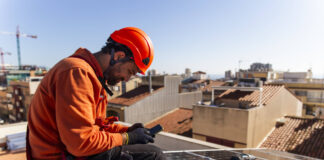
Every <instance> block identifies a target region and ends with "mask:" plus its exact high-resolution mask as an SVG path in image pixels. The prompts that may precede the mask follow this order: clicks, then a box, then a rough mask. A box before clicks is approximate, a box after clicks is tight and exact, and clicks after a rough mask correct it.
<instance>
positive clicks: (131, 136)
mask: <svg viewBox="0 0 324 160" xmlns="http://www.w3.org/2000/svg"><path fill="white" fill-rule="evenodd" d="M127 134H128V143H127V144H147V143H149V142H151V143H154V139H153V137H152V136H151V135H150V133H149V131H148V130H147V129H145V128H136V129H135V130H133V131H131V132H127Z"/></svg>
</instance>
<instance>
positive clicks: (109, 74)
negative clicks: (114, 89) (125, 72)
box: [103, 69, 123, 86]
mask: <svg viewBox="0 0 324 160" xmlns="http://www.w3.org/2000/svg"><path fill="white" fill-rule="evenodd" d="M113 73H114V71H113V70H112V69H107V70H105V72H104V73H103V74H104V78H105V79H106V80H107V83H108V85H111V86H114V85H116V84H117V83H118V82H120V81H122V80H123V78H120V77H118V76H116V75H114V74H113Z"/></svg>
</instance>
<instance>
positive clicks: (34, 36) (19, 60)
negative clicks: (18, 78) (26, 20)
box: [0, 26, 37, 69]
mask: <svg viewBox="0 0 324 160" xmlns="http://www.w3.org/2000/svg"><path fill="white" fill-rule="evenodd" d="M0 34H5V35H14V36H16V39H17V54H18V66H19V69H21V58H20V40H19V39H20V37H28V38H34V39H36V38H37V35H29V34H25V33H20V31H19V26H17V31H16V33H12V32H0Z"/></svg>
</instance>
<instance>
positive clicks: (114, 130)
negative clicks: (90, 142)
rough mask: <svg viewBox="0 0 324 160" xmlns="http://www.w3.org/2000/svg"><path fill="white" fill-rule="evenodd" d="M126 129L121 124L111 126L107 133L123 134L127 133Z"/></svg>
mask: <svg viewBox="0 0 324 160" xmlns="http://www.w3.org/2000/svg"><path fill="white" fill-rule="evenodd" d="M127 129H128V127H127V126H124V125H121V124H112V125H110V127H109V128H108V132H111V133H124V132H127Z"/></svg>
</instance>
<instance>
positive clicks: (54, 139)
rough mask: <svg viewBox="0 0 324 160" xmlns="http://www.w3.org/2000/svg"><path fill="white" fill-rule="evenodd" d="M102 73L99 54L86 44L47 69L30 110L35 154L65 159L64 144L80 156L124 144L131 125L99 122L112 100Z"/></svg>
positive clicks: (32, 143)
mask: <svg viewBox="0 0 324 160" xmlns="http://www.w3.org/2000/svg"><path fill="white" fill-rule="evenodd" d="M76 57H81V58H76ZM99 75H100V76H102V71H101V68H100V66H99V64H98V62H97V60H96V59H95V57H94V56H93V55H92V54H91V53H90V52H89V51H88V50H86V49H83V48H79V49H78V50H77V51H76V52H75V53H74V54H73V55H72V57H68V58H65V59H63V60H62V61H60V62H59V63H57V64H56V65H55V66H54V67H53V68H52V69H51V70H50V71H49V72H48V73H47V74H46V76H45V77H44V78H43V80H42V81H41V83H40V85H39V87H38V89H37V91H36V93H35V95H34V97H33V99H32V102H31V105H30V108H29V112H28V128H29V142H30V146H31V151H32V152H31V153H32V157H33V158H36V159H60V156H61V153H62V152H63V151H64V149H66V150H67V151H68V152H69V153H71V154H73V155H74V156H78V157H81V156H89V155H93V154H97V153H100V152H103V151H106V150H108V149H111V148H113V147H115V146H120V145H122V136H121V134H120V133H122V132H126V131H127V128H128V127H125V126H122V125H118V124H113V125H112V126H111V128H110V129H109V131H110V132H105V131H99V126H97V125H95V119H96V118H99V117H102V118H104V117H106V106H107V103H108V102H107V94H106V92H105V90H104V88H103V87H102V85H101V83H100V81H99V80H98V78H97V76H99Z"/></svg>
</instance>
